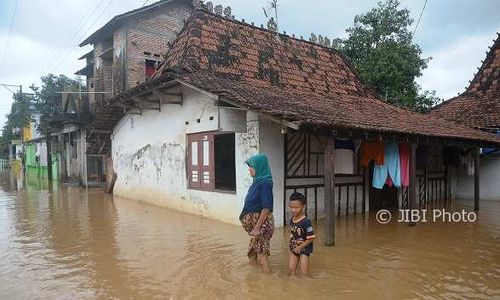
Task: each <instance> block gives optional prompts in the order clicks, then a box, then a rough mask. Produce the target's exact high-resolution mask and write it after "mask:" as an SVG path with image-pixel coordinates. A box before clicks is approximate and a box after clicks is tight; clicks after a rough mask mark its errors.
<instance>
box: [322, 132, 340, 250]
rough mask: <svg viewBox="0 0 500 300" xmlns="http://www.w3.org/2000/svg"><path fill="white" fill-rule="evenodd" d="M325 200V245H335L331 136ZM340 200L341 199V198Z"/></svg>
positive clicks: (331, 139) (327, 151) (327, 147)
mask: <svg viewBox="0 0 500 300" xmlns="http://www.w3.org/2000/svg"><path fill="white" fill-rule="evenodd" d="M324 157H325V161H324V173H325V179H324V185H325V192H324V197H325V198H324V200H325V245H326V246H334V245H335V218H336V212H335V137H333V136H331V137H329V138H328V141H327V143H326V146H325V156H324ZM339 201H340V199H339Z"/></svg>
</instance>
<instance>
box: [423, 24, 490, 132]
mask: <svg viewBox="0 0 500 300" xmlns="http://www.w3.org/2000/svg"><path fill="white" fill-rule="evenodd" d="M430 114H431V115H433V116H436V117H440V118H444V119H446V120H450V121H454V122H458V123H462V124H465V125H468V126H471V127H476V128H499V127H500V34H498V36H497V39H496V40H495V41H494V43H493V46H492V47H491V49H490V51H489V52H488V54H487V55H486V59H485V60H484V61H483V64H482V66H481V67H480V68H479V71H478V72H477V74H476V75H475V76H474V79H473V80H472V81H471V83H470V85H469V87H468V88H467V90H466V91H465V92H464V93H463V94H461V95H459V96H458V97H455V98H452V99H450V100H448V101H445V102H443V103H442V104H440V105H438V106H436V107H435V108H434V109H433V110H432V111H431V112H430Z"/></svg>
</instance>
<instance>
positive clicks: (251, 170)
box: [248, 167, 255, 177]
mask: <svg viewBox="0 0 500 300" xmlns="http://www.w3.org/2000/svg"><path fill="white" fill-rule="evenodd" d="M248 173H250V176H252V177H255V169H254V168H252V167H248Z"/></svg>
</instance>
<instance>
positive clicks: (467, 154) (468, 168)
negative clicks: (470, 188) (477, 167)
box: [460, 149, 474, 176]
mask: <svg viewBox="0 0 500 300" xmlns="http://www.w3.org/2000/svg"><path fill="white" fill-rule="evenodd" d="M472 150H473V149H466V150H462V152H461V153H460V164H461V165H462V166H464V169H465V173H466V174H467V175H469V176H472V175H474V151H472Z"/></svg>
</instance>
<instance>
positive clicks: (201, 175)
mask: <svg viewBox="0 0 500 300" xmlns="http://www.w3.org/2000/svg"><path fill="white" fill-rule="evenodd" d="M228 133H230V132H220V131H209V132H200V133H191V134H186V145H187V146H186V159H185V163H186V177H187V178H186V179H187V188H188V189H191V190H201V191H208V192H221V193H228V194H235V193H236V187H235V190H234V191H231V190H225V189H216V188H215V180H216V174H215V136H217V135H223V134H228ZM193 142H197V145H196V146H197V153H196V154H197V165H193V164H192V159H193V157H192V151H193V149H192V143H193ZM204 142H208V145H209V149H208V151H209V152H208V161H209V163H208V165H205V164H204V152H203V151H204ZM235 163H236V162H235ZM194 175H197V176H194ZM207 176H208V177H207ZM193 178H197V181H193Z"/></svg>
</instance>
